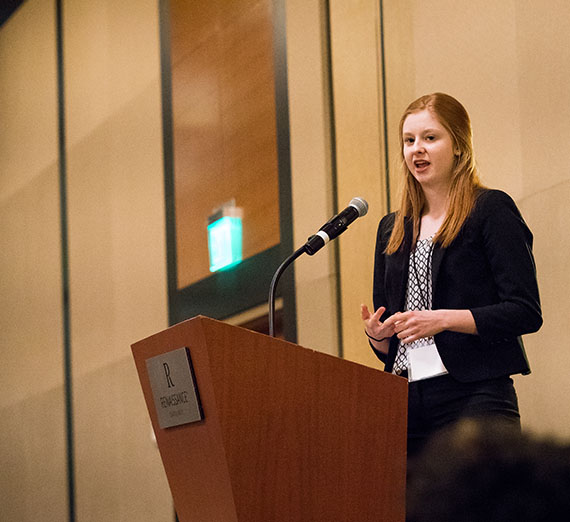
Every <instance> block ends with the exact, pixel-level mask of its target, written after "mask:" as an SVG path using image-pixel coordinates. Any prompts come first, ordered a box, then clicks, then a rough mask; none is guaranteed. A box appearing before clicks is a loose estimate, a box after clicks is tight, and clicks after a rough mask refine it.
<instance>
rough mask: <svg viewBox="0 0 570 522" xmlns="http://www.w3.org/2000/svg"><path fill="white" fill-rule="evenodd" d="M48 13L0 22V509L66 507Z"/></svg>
mask: <svg viewBox="0 0 570 522" xmlns="http://www.w3.org/2000/svg"><path fill="white" fill-rule="evenodd" d="M56 63H57V60H56V42H55V17H54V10H53V3H52V2H43V1H39V0H28V1H27V2H25V4H24V5H22V6H21V8H20V9H19V10H18V11H17V12H16V13H15V14H14V15H13V16H12V17H11V18H10V19H9V20H8V21H7V22H6V23H5V24H4V25H3V26H2V27H1V29H0V114H1V115H2V116H1V122H2V123H1V125H2V132H0V237H1V238H2V247H1V248H0V288H1V290H0V310H1V312H0V415H1V416H2V423H1V425H0V462H2V473H1V474H0V498H1V499H2V501H1V504H2V505H1V507H0V519H2V520H19V521H24V522H25V521H32V520H40V519H41V520H46V521H53V522H58V521H61V520H65V519H66V516H67V477H66V448H65V407H64V404H65V402H64V393H63V376H64V372H63V340H62V339H63V325H62V291H61V256H60V228H59V218H60V207H59V164H58V154H57V143H58V141H57V120H56V118H57V95H56V86H57V82H56Z"/></svg>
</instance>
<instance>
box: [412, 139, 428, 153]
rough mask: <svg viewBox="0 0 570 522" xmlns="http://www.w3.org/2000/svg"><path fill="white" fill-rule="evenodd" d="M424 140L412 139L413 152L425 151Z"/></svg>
mask: <svg viewBox="0 0 570 522" xmlns="http://www.w3.org/2000/svg"><path fill="white" fill-rule="evenodd" d="M425 150H426V149H425V147H424V142H423V141H421V140H416V141H414V152H418V153H422V152H425Z"/></svg>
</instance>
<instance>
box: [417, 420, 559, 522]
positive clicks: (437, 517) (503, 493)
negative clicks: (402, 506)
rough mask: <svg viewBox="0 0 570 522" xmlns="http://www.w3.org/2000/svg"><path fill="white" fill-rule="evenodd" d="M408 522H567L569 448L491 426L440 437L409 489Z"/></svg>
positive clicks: (462, 426)
mask: <svg viewBox="0 0 570 522" xmlns="http://www.w3.org/2000/svg"><path fill="white" fill-rule="evenodd" d="M407 520H408V521H409V522H480V521H481V522H509V521H516V522H526V521H529V522H537V521H544V522H547V521H548V522H556V521H567V520H570V446H568V445H563V444H560V443H558V442H556V441H554V440H541V439H537V438H534V437H532V436H530V435H528V434H520V433H517V432H516V431H514V430H512V429H509V428H507V427H505V426H504V425H500V424H497V423H492V422H482V421H475V420H465V421H461V422H460V423H458V424H457V425H455V426H453V427H452V428H450V429H448V430H446V431H443V432H441V433H440V434H439V435H438V436H435V437H434V438H433V439H432V440H431V441H430V443H429V444H428V446H427V447H426V448H425V451H424V452H423V453H422V454H421V456H420V457H419V458H418V460H417V461H416V463H415V465H414V468H413V473H411V475H410V477H409V484H408V513H407Z"/></svg>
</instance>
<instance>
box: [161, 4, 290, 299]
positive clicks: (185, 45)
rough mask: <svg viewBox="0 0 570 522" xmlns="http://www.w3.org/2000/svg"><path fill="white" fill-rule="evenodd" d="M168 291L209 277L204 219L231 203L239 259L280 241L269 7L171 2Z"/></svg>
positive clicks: (205, 222)
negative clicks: (174, 274)
mask: <svg viewBox="0 0 570 522" xmlns="http://www.w3.org/2000/svg"><path fill="white" fill-rule="evenodd" d="M171 28H172V44H171V59H172V107H173V127H174V129H173V132H174V177H175V208H176V245H177V264H178V286H179V288H185V287H186V286H188V285H190V284H192V283H195V282H197V281H199V280H201V279H203V278H205V277H207V276H209V275H210V272H209V261H208V241H207V231H206V225H207V219H208V216H209V215H211V214H212V212H213V210H214V209H216V208H217V207H219V206H220V205H221V204H223V203H225V202H227V201H229V200H231V199H235V200H236V204H237V206H239V207H242V208H243V212H244V215H243V231H244V232H243V256H244V259H245V258H248V257H251V256H253V255H255V254H257V253H259V252H262V251H264V250H266V249H268V248H270V247H272V246H274V245H276V244H278V243H279V242H280V229H279V192H278V166H277V141H276V113H275V92H274V91H275V86H274V64H273V20H272V3H271V1H270V0H260V1H257V2H248V1H246V0H233V1H230V2H226V1H221V0H214V1H212V0H199V1H193V2H185V1H182V0H172V1H171Z"/></svg>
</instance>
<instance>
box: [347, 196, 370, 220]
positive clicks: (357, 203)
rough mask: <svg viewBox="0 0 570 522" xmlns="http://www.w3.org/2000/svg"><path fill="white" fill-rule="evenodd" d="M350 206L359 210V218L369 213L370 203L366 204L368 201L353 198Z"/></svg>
mask: <svg viewBox="0 0 570 522" xmlns="http://www.w3.org/2000/svg"><path fill="white" fill-rule="evenodd" d="M348 206H349V207H354V208H355V209H356V210H357V212H358V217H362V216H365V215H366V213H367V212H368V203H366V200H365V199H362V198H352V199H351V200H350V203H349V204H348Z"/></svg>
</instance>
